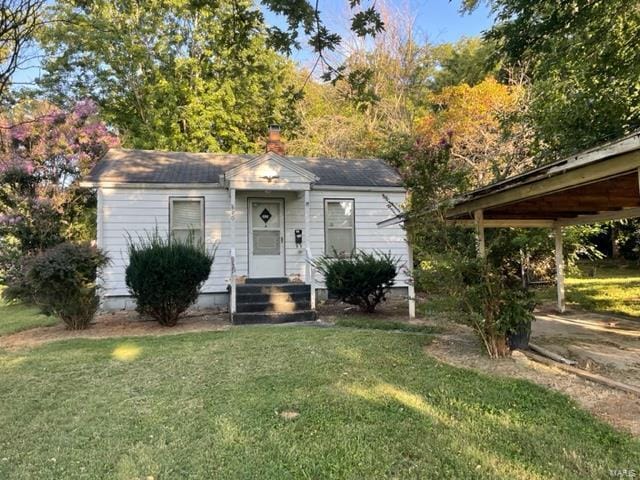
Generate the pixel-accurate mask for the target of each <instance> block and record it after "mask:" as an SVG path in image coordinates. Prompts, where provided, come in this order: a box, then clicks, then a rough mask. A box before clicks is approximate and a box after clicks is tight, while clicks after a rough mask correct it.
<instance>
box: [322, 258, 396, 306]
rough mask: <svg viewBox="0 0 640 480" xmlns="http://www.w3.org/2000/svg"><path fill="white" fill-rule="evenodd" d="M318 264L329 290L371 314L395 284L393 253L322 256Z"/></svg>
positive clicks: (344, 300)
mask: <svg viewBox="0 0 640 480" xmlns="http://www.w3.org/2000/svg"><path fill="white" fill-rule="evenodd" d="M315 266H316V268H317V269H318V270H319V271H320V272H321V273H322V274H323V275H324V278H325V283H326V285H327V289H328V290H329V292H330V293H332V294H334V295H336V296H338V297H339V298H340V300H342V301H343V302H346V303H349V304H351V305H358V306H359V307H360V309H361V310H362V311H363V312H367V313H371V312H373V311H375V309H376V306H377V305H378V304H379V303H380V302H383V301H385V300H386V294H387V293H388V292H389V290H390V289H391V287H392V286H393V284H394V281H395V278H396V275H397V273H398V258H397V257H394V256H393V255H391V253H377V252H376V253H366V252H362V251H357V252H355V253H354V254H353V255H352V256H350V257H342V258H332V257H327V256H324V257H320V258H319V259H317V260H316V262H315Z"/></svg>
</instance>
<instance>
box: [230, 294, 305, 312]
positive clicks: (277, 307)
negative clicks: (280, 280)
mask: <svg viewBox="0 0 640 480" xmlns="http://www.w3.org/2000/svg"><path fill="white" fill-rule="evenodd" d="M236 309H237V310H238V313H257V312H268V313H293V312H300V311H304V310H309V309H311V301H310V300H309V298H308V297H305V298H299V299H296V300H283V301H275V302H274V301H272V300H271V299H270V300H269V301H267V302H246V303H245V302H240V303H238V304H237V305H236Z"/></svg>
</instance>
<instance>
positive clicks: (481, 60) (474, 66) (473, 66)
mask: <svg viewBox="0 0 640 480" xmlns="http://www.w3.org/2000/svg"><path fill="white" fill-rule="evenodd" d="M433 55H434V58H435V59H436V65H437V69H436V71H435V72H434V74H433V81H432V83H431V85H430V88H431V89H432V90H433V91H434V92H440V91H441V90H442V89H443V88H445V87H453V86H456V85H469V86H470V87H474V86H476V85H477V84H479V83H481V82H482V81H483V80H484V79H485V78H487V77H488V76H489V77H492V76H496V75H497V74H498V73H499V66H498V65H496V62H497V60H498V59H497V47H496V45H495V44H494V43H493V42H490V41H487V40H483V39H481V38H478V37H470V38H464V37H463V38H461V39H460V40H459V41H457V42H456V43H443V44H440V45H436V46H435V47H434V48H433Z"/></svg>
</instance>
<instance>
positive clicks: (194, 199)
mask: <svg viewBox="0 0 640 480" xmlns="http://www.w3.org/2000/svg"><path fill="white" fill-rule="evenodd" d="M174 202H198V203H200V241H201V242H202V245H204V239H205V234H204V197H169V239H170V241H173V232H174V230H180V231H185V229H184V228H173V204H174Z"/></svg>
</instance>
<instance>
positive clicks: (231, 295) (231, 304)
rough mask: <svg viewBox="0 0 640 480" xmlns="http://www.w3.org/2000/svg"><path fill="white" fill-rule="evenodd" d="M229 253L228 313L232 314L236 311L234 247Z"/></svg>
mask: <svg viewBox="0 0 640 480" xmlns="http://www.w3.org/2000/svg"><path fill="white" fill-rule="evenodd" d="M229 254H230V257H231V278H230V279H229V284H230V285H231V292H229V313H230V314H231V315H233V314H234V313H236V249H235V248H232V249H231V251H230V252H229Z"/></svg>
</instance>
